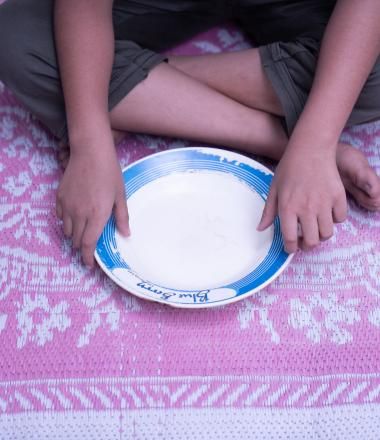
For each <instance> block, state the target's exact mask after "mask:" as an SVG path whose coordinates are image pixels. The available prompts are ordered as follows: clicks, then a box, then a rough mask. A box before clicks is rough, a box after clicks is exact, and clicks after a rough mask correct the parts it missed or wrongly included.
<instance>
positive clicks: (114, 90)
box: [56, 52, 167, 143]
mask: <svg viewBox="0 0 380 440" xmlns="http://www.w3.org/2000/svg"><path fill="white" fill-rule="evenodd" d="M166 60H167V57H166V56H165V55H162V54H158V53H152V52H151V53H149V55H148V56H145V57H144V59H143V60H141V61H140V63H137V62H135V66H136V68H135V69H134V70H133V71H132V72H128V74H125V73H124V74H123V73H121V74H119V75H118V76H116V77H114V78H113V79H112V81H111V83H110V91H109V96H108V111H111V110H112V109H113V108H114V107H116V105H117V104H118V103H119V102H120V101H121V100H122V99H123V98H124V97H125V96H126V95H127V94H128V93H129V92H130V91H131V90H132V89H133V88H134V87H135V86H136V85H137V84H139V83H140V82H141V81H143V80H144V79H145V78H146V77H147V76H148V74H149V72H150V71H151V70H152V69H153V68H154V67H155V66H157V65H158V64H160V63H162V62H164V61H166ZM124 72H125V71H124ZM56 136H57V137H58V138H59V139H60V140H61V141H63V142H66V143H68V142H69V135H68V130H67V123H66V122H65V123H64V125H63V126H62V128H61V129H60V130H59V131H58V132H57V133H56Z"/></svg>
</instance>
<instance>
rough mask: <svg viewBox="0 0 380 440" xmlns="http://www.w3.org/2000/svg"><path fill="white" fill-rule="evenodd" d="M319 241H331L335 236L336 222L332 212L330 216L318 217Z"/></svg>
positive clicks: (322, 215) (321, 215)
mask: <svg viewBox="0 0 380 440" xmlns="http://www.w3.org/2000/svg"><path fill="white" fill-rule="evenodd" d="M318 229H319V239H320V240H321V241H326V240H329V239H330V238H331V237H332V236H333V235H334V222H333V217H332V212H331V213H330V214H329V213H327V214H320V215H319V216H318Z"/></svg>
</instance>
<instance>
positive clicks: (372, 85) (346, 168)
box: [169, 47, 380, 210]
mask: <svg viewBox="0 0 380 440" xmlns="http://www.w3.org/2000/svg"><path fill="white" fill-rule="evenodd" d="M299 49H300V47H299V48H298V50H299ZM304 52H306V50H304ZM307 58H308V62H309V63H310V61H311V60H310V58H312V54H308V55H307ZM298 61H301V60H297V59H296V57H293V64H294V63H297V62H298ZM303 61H305V59H304V60H303ZM169 62H170V64H171V65H173V66H174V67H176V68H178V69H179V70H181V71H183V72H184V73H187V74H188V75H191V76H193V77H194V78H196V79H198V80H199V81H202V82H204V83H205V84H207V85H208V86H210V87H212V88H214V89H216V90H218V91H220V92H222V93H223V94H226V95H227V96H229V97H231V98H233V99H235V100H237V101H239V102H242V103H244V104H245V105H247V106H250V107H253V108H255V109H260V110H264V111H267V112H270V113H272V114H275V115H283V114H284V113H286V112H288V113H289V114H290V115H289V119H290V121H293V120H295V115H294V114H293V112H292V110H291V109H290V107H291V108H294V107H297V102H296V101H297V99H294V101H295V102H292V101H291V100H290V99H289V98H288V97H289V95H290V94H288V95H286V94H282V96H281V103H280V99H279V98H278V95H277V94H276V93H275V92H274V89H273V86H272V83H271V82H270V81H269V80H268V77H267V75H266V73H265V71H264V69H263V67H262V62H261V59H260V54H259V50H258V49H248V50H244V51H240V52H231V53H222V54H212V55H200V56H189V57H186V56H179V57H176V56H173V57H171V58H170V59H169ZM279 62H281V60H280V59H279ZM288 62H289V63H290V62H291V61H288ZM300 64H301V63H300ZM282 67H284V66H282ZM293 67H294V66H293ZM293 71H296V69H293ZM311 81H312V78H310V79H309V82H310V84H309V85H306V88H308V87H310V86H311ZM291 86H292V88H293V90H296V89H297V88H298V87H299V84H291ZM283 88H284V90H285V91H286V84H283ZM303 93H305V97H304V99H306V91H303ZM379 94H380V62H379V63H377V65H376V66H375V68H374V70H373V72H372V74H371V76H370V77H369V79H368V81H367V83H366V85H365V87H364V89H363V91H362V93H361V95H360V97H359V99H358V102H357V105H356V107H355V109H354V111H353V113H352V115H351V117H350V119H349V121H348V124H349V125H353V124H354V123H363V122H366V121H369V120H372V119H380V105H379V100H378V97H379ZM284 99H287V102H285V103H284ZM283 105H284V108H283ZM298 107H299V111H302V108H301V106H300V105H298ZM291 123H293V122H291ZM337 164H338V168H339V170H340V173H341V177H342V180H343V183H344V185H345V188H346V190H347V191H348V192H349V193H351V195H352V196H353V197H354V198H355V199H356V201H357V202H358V203H359V204H360V205H361V206H363V207H365V208H367V209H370V210H377V209H380V178H379V177H378V176H377V175H376V173H375V171H374V170H373V169H372V168H371V166H370V165H369V163H368V160H367V159H366V157H365V156H364V155H363V153H361V152H360V151H359V150H357V149H355V148H353V147H351V146H349V145H347V144H340V145H339V148H338V151H337Z"/></svg>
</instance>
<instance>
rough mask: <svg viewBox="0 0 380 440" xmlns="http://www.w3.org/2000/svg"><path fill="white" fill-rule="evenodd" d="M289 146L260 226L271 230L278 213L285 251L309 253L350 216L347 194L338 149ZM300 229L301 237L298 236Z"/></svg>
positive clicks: (275, 177) (277, 173) (259, 227)
mask: <svg viewBox="0 0 380 440" xmlns="http://www.w3.org/2000/svg"><path fill="white" fill-rule="evenodd" d="M305 150H306V149H304V148H297V146H295V145H290V144H289V145H288V148H287V150H286V151H285V153H284V155H283V157H282V159H281V161H280V163H279V165H278V167H277V170H276V173H275V176H274V178H273V181H272V185H271V188H270V191H269V195H268V199H267V201H266V205H265V208H264V212H263V215H262V218H261V221H260V224H259V226H258V228H257V229H258V230H259V231H262V230H264V229H266V228H267V227H269V226H270V225H271V224H272V223H273V221H274V218H275V216H276V215H277V214H278V215H279V217H280V222H281V231H282V234H283V237H284V244H285V250H286V251H287V252H288V253H293V252H296V251H297V249H298V248H301V249H303V250H309V249H312V248H314V247H315V246H317V245H318V244H319V243H320V241H324V240H327V239H329V238H330V237H331V236H332V235H333V224H334V222H336V223H337V222H343V221H344V220H345V218H346V213H347V200H346V193H345V189H344V186H343V183H342V180H341V178H340V175H339V172H338V169H337V166H336V158H335V149H331V150H330V151H326V150H322V151H321V150H319V149H315V150H309V149H307V150H306V151H305ZM299 227H300V228H301V231H302V237H300V236H299V235H300V234H299Z"/></svg>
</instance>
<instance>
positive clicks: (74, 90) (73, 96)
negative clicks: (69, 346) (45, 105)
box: [54, 0, 129, 266]
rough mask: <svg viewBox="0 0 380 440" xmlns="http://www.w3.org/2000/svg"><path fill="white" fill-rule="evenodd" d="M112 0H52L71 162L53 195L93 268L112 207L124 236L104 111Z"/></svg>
mask: <svg viewBox="0 0 380 440" xmlns="http://www.w3.org/2000/svg"><path fill="white" fill-rule="evenodd" d="M112 3H113V2H112V0H96V1H90V0H56V1H55V10H54V15H55V16H54V21H55V39H56V46H57V53H58V60H59V67H60V74H61V80H62V87H63V92H64V97H65V106H66V115H67V126H68V133H69V142H70V160H69V163H68V166H67V168H66V170H65V173H64V175H63V178H62V181H61V183H60V186H59V189H58V193H57V215H58V216H59V217H60V218H61V219H62V220H63V228H64V232H65V235H66V236H68V237H72V239H73V245H74V247H80V248H81V250H82V256H83V260H84V262H85V264H87V265H89V266H92V264H93V253H94V250H95V246H96V242H97V239H98V237H99V235H100V233H101V231H102V229H103V227H104V225H105V223H106V221H107V220H108V218H109V216H110V214H111V211H112V209H113V208H114V211H115V217H116V221H117V224H118V227H119V229H120V230H121V232H122V233H124V234H128V231H129V230H128V213H127V207H126V202H125V196H124V185H123V180H122V176H121V170H120V166H119V164H118V161H117V157H116V152H115V148H114V143H113V138H112V132H111V127H110V121H109V115H108V88H109V81H110V76H111V69H112V62H113V56H114V34H113V24H112Z"/></svg>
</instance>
